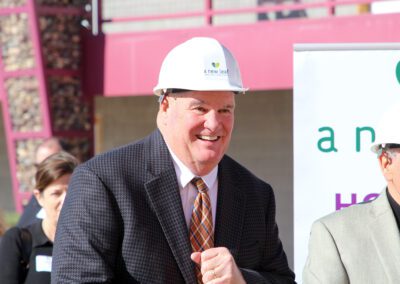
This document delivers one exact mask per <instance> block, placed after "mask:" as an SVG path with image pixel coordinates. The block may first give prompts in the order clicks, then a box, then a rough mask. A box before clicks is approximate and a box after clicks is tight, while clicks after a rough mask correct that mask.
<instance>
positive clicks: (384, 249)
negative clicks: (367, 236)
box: [366, 190, 400, 283]
mask: <svg viewBox="0 0 400 284" xmlns="http://www.w3.org/2000/svg"><path fill="white" fill-rule="evenodd" d="M371 212H372V213H373V220H372V222H371V223H369V225H368V227H369V229H370V232H371V238H372V242H373V244H374V247H375V249H376V251H377V256H378V258H379V260H380V262H381V264H382V267H383V269H384V270H385V272H386V275H387V276H388V279H391V280H392V282H391V283H395V282H396V281H398V280H399V279H400V271H399V264H400V235H399V228H398V226H397V223H396V220H395V218H394V215H393V211H392V208H391V207H390V204H389V201H388V199H387V195H386V190H384V191H383V192H382V193H381V195H380V196H379V197H378V199H377V200H376V201H374V202H373V204H372V209H371ZM366 249H368V248H366Z"/></svg>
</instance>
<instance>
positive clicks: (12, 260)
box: [0, 152, 78, 284]
mask: <svg viewBox="0 0 400 284" xmlns="http://www.w3.org/2000/svg"><path fill="white" fill-rule="evenodd" d="M77 165H78V160H77V159H76V158H74V157H73V156H71V155H70V154H68V153H66V152H59V153H56V154H53V155H51V156H50V157H48V158H47V159H45V160H44V161H43V162H42V163H40V164H39V166H38V170H37V172H36V176H35V180H36V186H35V189H34V191H33V194H34V195H35V197H36V198H37V200H38V202H39V204H40V205H41V206H42V207H43V209H44V211H45V217H44V218H43V220H41V221H38V222H36V223H34V224H32V225H29V226H28V227H26V228H18V227H13V228H11V229H10V230H8V231H7V232H6V233H5V234H4V236H3V239H2V241H1V244H0V283H2V284H11V283H38V284H42V283H50V273H51V261H52V252H53V241H54V237H55V233H56V227H57V221H58V217H59V214H60V211H61V207H62V205H63V203H64V198H65V194H66V192H67V188H68V183H69V179H70V177H71V174H72V172H73V171H74V169H75V167H76V166H77Z"/></svg>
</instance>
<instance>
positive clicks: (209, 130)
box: [160, 91, 235, 175]
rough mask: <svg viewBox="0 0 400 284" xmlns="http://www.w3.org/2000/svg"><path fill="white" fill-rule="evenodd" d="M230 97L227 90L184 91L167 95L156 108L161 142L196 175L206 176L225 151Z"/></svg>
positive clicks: (231, 118)
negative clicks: (159, 119) (158, 116)
mask: <svg viewBox="0 0 400 284" xmlns="http://www.w3.org/2000/svg"><path fill="white" fill-rule="evenodd" d="M234 96H235V95H234V94H233V93H232V92H228V91H188V92H184V93H179V94H176V95H174V94H170V95H168V96H167V97H166V98H165V99H164V101H163V102H162V103H161V105H160V111H161V113H160V115H161V116H162V118H161V121H162V123H163V126H162V129H163V130H162V133H163V136H164V139H165V141H166V142H167V144H168V146H169V147H170V148H171V150H172V151H173V152H174V154H175V155H176V156H177V157H178V158H179V159H180V160H181V161H182V162H183V163H184V164H185V165H186V166H187V167H189V168H190V169H191V170H192V172H193V173H194V174H196V175H205V174H207V173H209V172H210V171H211V170H212V169H213V168H214V167H215V166H216V165H218V163H219V161H220V160H221V159H222V157H223V155H224V154H225V152H226V151H227V149H228V146H229V142H230V140H231V135H232V130H233V124H234V108H235V97H234Z"/></svg>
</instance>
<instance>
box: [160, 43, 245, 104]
mask: <svg viewBox="0 0 400 284" xmlns="http://www.w3.org/2000/svg"><path fill="white" fill-rule="evenodd" d="M183 71H184V72H183ZM169 89H184V90H192V91H232V92H235V93H244V92H245V91H247V88H244V87H243V84H242V78H241V75H240V70H239V64H238V63H237V61H236V59H235V58H234V57H233V55H232V53H231V52H230V51H229V50H228V49H227V48H226V47H225V46H223V45H222V44H221V43H219V42H218V41H217V40H215V39H213V38H207V37H195V38H192V39H190V40H188V41H186V42H184V43H182V44H180V45H178V46H176V47H175V48H173V49H172V50H171V51H170V52H169V53H168V54H167V56H166V57H165V59H164V61H163V63H162V65H161V69H160V74H159V77H158V84H157V86H156V87H154V89H153V91H154V93H155V94H156V95H158V96H160V95H161V94H162V93H163V90H169Z"/></svg>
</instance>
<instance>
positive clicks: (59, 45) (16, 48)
mask: <svg viewBox="0 0 400 284" xmlns="http://www.w3.org/2000/svg"><path fill="white" fill-rule="evenodd" d="M87 2H88V1H82V0H36V4H37V5H38V6H53V7H54V6H57V7H75V8H82V9H83V7H84V5H85V4H87ZM25 4H26V0H1V1H0V8H5V7H17V6H22V5H25ZM39 15H40V16H39V19H37V20H38V21H37V22H38V33H39V42H40V43H41V47H40V48H41V51H40V52H41V54H42V58H43V67H44V68H45V69H46V70H47V71H50V72H49V73H50V74H53V73H51V70H63V71H62V72H58V73H57V72H56V73H55V74H57V75H51V76H45V79H46V83H47V86H46V87H47V94H48V96H47V105H45V107H48V108H49V113H50V114H51V115H50V119H51V120H50V121H51V127H52V132H56V133H57V135H58V136H59V138H60V140H61V141H62V143H63V146H64V147H65V149H66V150H67V151H70V152H71V153H72V154H74V155H75V156H77V157H78V158H79V159H81V160H82V161H84V160H86V159H88V158H90V153H91V151H92V146H91V144H92V143H91V139H90V138H85V137H86V136H85V135H80V136H79V137H75V136H73V135H71V133H74V132H81V133H82V132H90V131H91V130H92V125H91V108H90V103H87V100H86V99H84V98H83V94H82V82H81V78H80V76H78V75H75V73H76V74H80V72H79V70H80V68H81V57H82V54H81V50H82V49H81V25H80V23H81V20H82V16H81V15H64V14H57V15H53V14H51V15H49V14H46V15H41V14H39ZM29 20H32V19H28V15H27V14H26V13H19V14H12V15H6V16H0V47H1V58H2V62H3V68H4V71H6V72H12V71H21V70H29V69H33V68H36V67H37V64H38V63H37V62H35V56H34V55H35V50H34V48H33V40H32V36H33V35H31V34H30V33H31V29H30V26H29ZM70 71H71V72H70ZM74 72H75V73H74ZM58 74H63V75H58ZM64 74H67V75H64ZM68 74H74V75H68ZM3 85H4V89H5V91H6V95H7V102H8V109H9V116H10V121H11V127H12V130H13V132H15V133H34V132H40V131H43V130H44V127H45V126H44V117H43V113H42V111H41V106H43V105H44V103H45V102H41V101H40V90H39V83H38V78H36V77H35V76H28V75H27V76H18V77H9V78H6V79H5V80H4V81H3ZM63 133H65V135H64V134H63ZM28 137H29V135H28ZM89 137H90V136H89ZM42 142H43V139H37V138H29V139H28V138H27V139H21V140H18V141H16V142H15V152H16V157H15V159H16V164H17V166H16V168H17V173H15V174H16V176H17V179H18V181H19V184H20V188H19V190H20V191H21V192H28V191H30V190H32V188H33V186H34V184H33V180H34V173H35V167H34V162H35V161H34V153H35V151H36V149H37V147H38V145H40V143H42Z"/></svg>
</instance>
